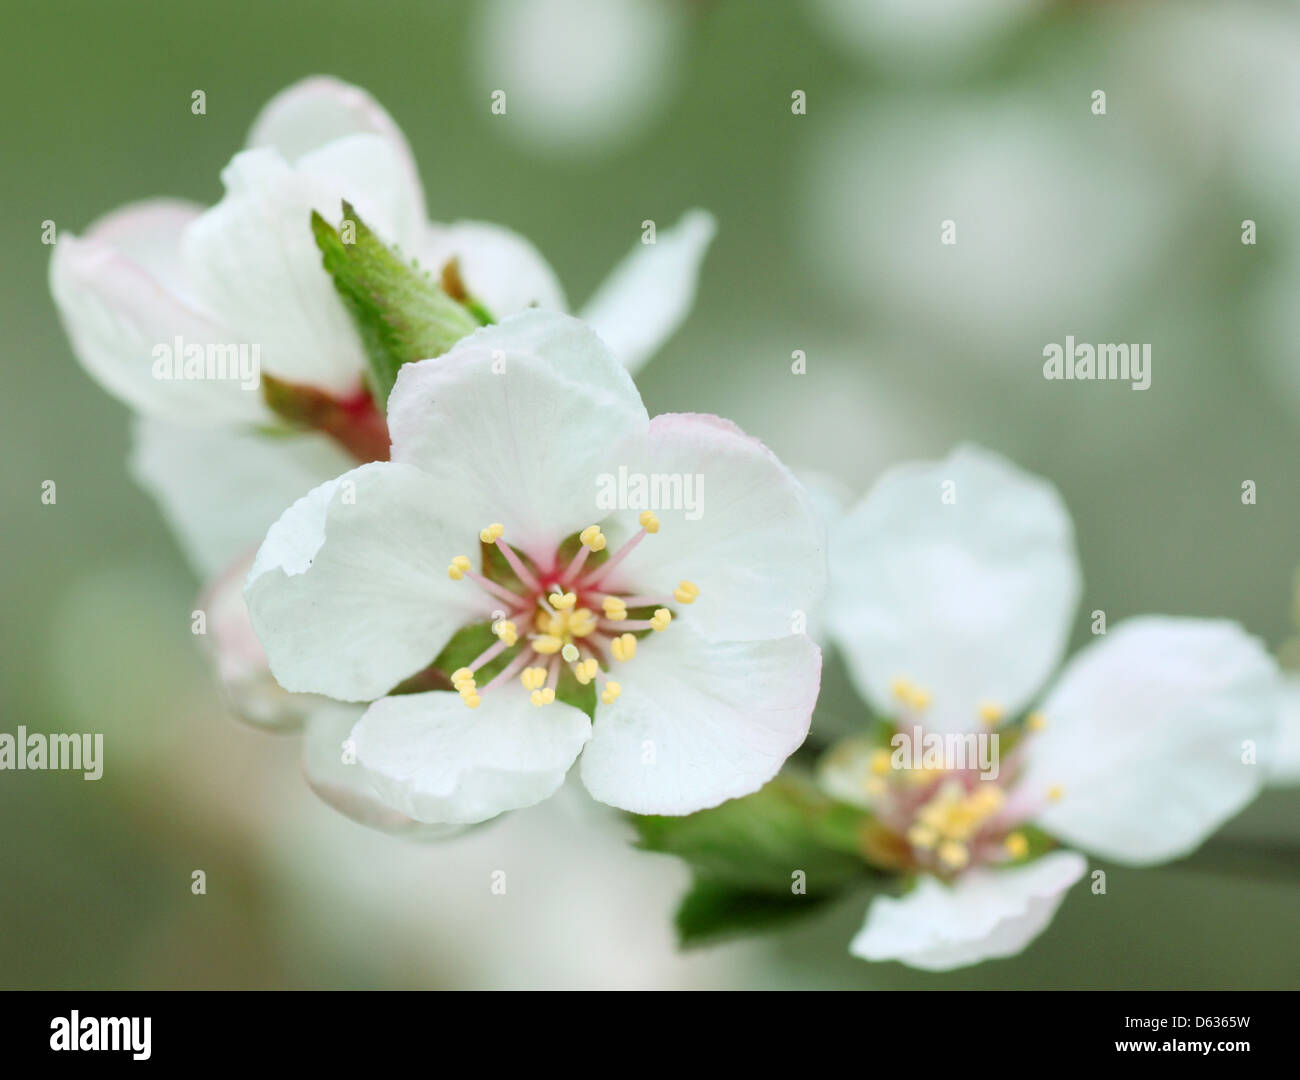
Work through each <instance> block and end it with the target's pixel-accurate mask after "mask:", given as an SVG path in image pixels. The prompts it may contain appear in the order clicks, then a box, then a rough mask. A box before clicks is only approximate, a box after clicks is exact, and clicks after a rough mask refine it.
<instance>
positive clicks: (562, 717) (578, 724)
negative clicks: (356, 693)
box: [352, 686, 591, 824]
mask: <svg viewBox="0 0 1300 1080" xmlns="http://www.w3.org/2000/svg"><path fill="white" fill-rule="evenodd" d="M590 735H591V723H590V721H588V719H587V717H586V715H585V714H584V713H583V712H582V711H581V710H579V709H575V708H573V707H572V706H569V705H564V704H562V703H560V702H558V701H557V702H555V703H553V704H551V705H545V706H542V707H541V708H538V707H536V706H534V705H532V704H531V703H530V702H529V700H528V695H527V694H525V693H523V692H522V691H521V690H520V689H519V687H517V686H502V687H499V688H497V689H496V690H494V691H492V692H490V693H488V694H486V695H484V696H483V702H482V704H481V705H480V706H479V707H478V708H477V709H469V708H467V707H466V706H465V703H464V702H463V701H461V699H460V695H458V694H455V693H452V692H450V691H434V692H432V693H427V694H405V695H402V696H400V697H389V698H384V699H383V700H381V701H377V702H375V704H374V705H372V706H371V707H370V709H369V710H368V711H367V712H366V714H365V716H363V717H362V718H361V721H360V722H359V723H358V724H357V726H356V727H355V728H354V729H353V731H352V741H353V743H354V744H355V746H356V752H357V761H358V762H359V763H360V764H361V765H362V766H364V767H365V768H366V770H367V771H368V772H369V773H370V774H371V782H372V783H373V785H374V790H375V791H376V793H377V794H378V796H379V797H380V798H381V799H382V800H383V801H384V802H385V803H387V804H388V805H389V806H391V807H392V808H393V809H394V810H397V811H399V812H400V813H403V814H405V815H406V816H407V817H411V818H414V819H415V820H416V821H426V822H446V823H450V824H472V823H474V822H477V821H486V820H487V819H488V818H490V817H495V816H496V815H497V814H500V813H502V812H503V811H505V810H517V809H519V808H520V807H524V806H532V805H533V804H534V803H538V802H541V801H542V800H543V799H545V798H547V797H548V796H550V795H552V794H553V793H554V792H555V790H556V788H558V787H559V786H560V784H561V783H563V782H564V774H565V773H566V772H567V771H568V769H569V766H570V765H572V764H573V761H574V758H576V757H577V756H578V753H579V751H580V750H581V749H582V746H583V744H584V743H585V742H586V741H587V739H588V738H589V737H590Z"/></svg>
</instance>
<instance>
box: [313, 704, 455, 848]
mask: <svg viewBox="0 0 1300 1080" xmlns="http://www.w3.org/2000/svg"><path fill="white" fill-rule="evenodd" d="M308 700H311V701H322V704H320V705H318V706H317V707H316V708H315V710H314V711H313V712H312V714H311V716H310V718H309V719H308V721H307V731H306V734H305V735H304V737H303V741H302V771H303V774H304V775H305V776H306V778H307V783H308V784H310V785H311V789H312V791H314V792H316V794H317V795H319V796H320V797H321V799H323V800H324V801H325V802H327V803H329V805H330V806H332V807H334V809H335V810H337V811H338V812H339V813H341V814H344V815H346V816H347V817H349V818H351V819H352V820H353V821H355V822H358V823H359V824H361V825H366V826H369V827H370V828H372V829H380V830H382V831H383V832H391V833H396V834H398V835H400V836H402V837H405V838H407V839H412V840H444V839H446V838H448V837H450V836H455V835H457V834H458V833H460V832H462V831H464V830H463V828H462V827H461V826H458V825H425V824H423V823H421V822H418V821H416V820H415V819H414V818H410V817H407V816H406V815H405V814H403V813H399V812H398V811H397V810H394V809H393V808H392V807H391V806H389V805H388V804H387V803H385V802H383V801H382V800H381V799H380V798H379V796H378V795H377V794H376V792H375V784H374V779H373V776H372V774H371V773H370V772H369V771H368V770H366V769H365V768H364V767H363V766H362V765H360V764H359V763H358V762H357V761H356V747H355V744H353V743H352V729H353V728H354V727H356V725H357V721H358V720H360V719H361V716H362V714H363V713H364V712H365V711H366V706H364V705H344V704H341V703H340V702H337V701H327V700H323V699H317V698H310V699H308Z"/></svg>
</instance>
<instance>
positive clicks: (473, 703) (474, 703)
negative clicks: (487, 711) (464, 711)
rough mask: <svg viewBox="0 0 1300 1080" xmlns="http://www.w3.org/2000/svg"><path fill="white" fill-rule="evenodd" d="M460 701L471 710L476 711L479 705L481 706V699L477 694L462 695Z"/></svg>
mask: <svg viewBox="0 0 1300 1080" xmlns="http://www.w3.org/2000/svg"><path fill="white" fill-rule="evenodd" d="M460 699H461V701H463V702H464V703H465V704H466V705H467V706H468V707H469V708H471V709H477V708H478V707H479V706H480V705H482V704H483V699H482V698H481V697H479V696H478V694H473V693H471V694H464V693H463V694H461V695H460Z"/></svg>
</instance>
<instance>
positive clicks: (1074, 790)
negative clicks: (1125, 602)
mask: <svg viewBox="0 0 1300 1080" xmlns="http://www.w3.org/2000/svg"><path fill="white" fill-rule="evenodd" d="M1280 690H1281V683H1280V679H1279V677H1278V673H1277V666H1276V664H1275V663H1274V661H1273V659H1272V658H1271V657H1270V656H1269V655H1268V653H1267V652H1266V651H1265V649H1264V647H1263V646H1262V645H1261V644H1260V643H1259V642H1258V641H1257V640H1256V639H1255V638H1253V637H1250V636H1249V635H1247V634H1246V633H1245V632H1244V631H1243V630H1242V629H1241V628H1240V627H1239V626H1237V625H1236V624H1235V623H1231V622H1226V621H1214V620H1209V619H1178V618H1167V617H1160V616H1147V617H1144V618H1140V619H1130V620H1128V621H1126V622H1124V623H1122V624H1121V625H1119V626H1116V627H1114V628H1112V629H1111V631H1110V632H1109V633H1108V634H1107V635H1106V636H1105V637H1103V638H1101V639H1099V640H1098V641H1096V642H1094V643H1093V644H1092V645H1090V646H1089V647H1088V648H1087V649H1085V650H1083V652H1081V653H1080V654H1079V655H1078V656H1077V657H1075V658H1074V659H1073V660H1072V661H1071V662H1070V664H1069V665H1068V666H1067V667H1066V669H1065V671H1064V672H1063V673H1062V675H1061V679H1060V681H1059V682H1058V683H1057V685H1056V687H1055V689H1053V690H1052V691H1051V693H1050V694H1049V695H1048V696H1047V699H1046V700H1045V702H1044V703H1043V706H1042V711H1043V713H1044V714H1045V716H1046V719H1047V729H1046V730H1045V731H1043V732H1041V733H1039V734H1037V735H1034V736H1031V739H1032V741H1031V742H1030V743H1029V745H1028V747H1027V750H1026V755H1025V756H1026V765H1025V771H1024V773H1023V775H1022V777H1021V779H1020V781H1019V784H1020V789H1021V790H1022V791H1023V792H1026V793H1031V792H1032V793H1035V794H1036V793H1039V792H1046V791H1047V790H1048V789H1049V788H1050V787H1051V786H1052V785H1055V784H1059V785H1061V786H1062V787H1063V788H1064V797H1063V798H1062V799H1061V800H1060V801H1059V802H1057V803H1053V804H1052V805H1050V806H1048V807H1047V809H1045V810H1044V811H1043V812H1042V813H1041V814H1040V815H1038V818H1037V821H1038V824H1040V825H1042V827H1043V828H1045V829H1047V830H1048V831H1049V832H1051V833H1052V834H1053V835H1055V836H1057V837H1059V838H1061V839H1064V840H1068V841H1069V842H1070V843H1072V844H1075V845H1077V846H1078V847H1081V848H1083V849H1084V850H1086V851H1090V852H1092V853H1094V854H1096V855H1100V856H1102V857H1104V858H1108V859H1114V860H1116V861H1117V862H1123V863H1131V864H1141V863H1152V862H1163V861H1165V860H1166V859H1173V858H1177V857H1178V856H1180V855H1185V854H1186V853H1187V852H1189V851H1192V850H1193V849H1194V848H1196V846H1197V845H1198V844H1200V842H1201V841H1202V840H1203V839H1205V837H1206V836H1207V835H1209V834H1210V833H1211V832H1213V831H1214V830H1215V829H1217V828H1218V827H1219V825H1221V824H1222V823H1223V822H1224V821H1225V820H1227V819H1228V818H1229V817H1231V816H1232V815H1233V814H1235V813H1236V812H1237V811H1238V810H1240V809H1241V808H1242V807H1243V806H1245V805H1246V803H1248V802H1249V801H1250V800H1251V799H1252V798H1254V797H1255V795H1256V793H1257V792H1258V791H1259V789H1260V786H1261V785H1262V784H1263V782H1264V779H1265V773H1266V766H1264V765H1246V764H1243V762H1242V754H1243V746H1242V744H1243V742H1244V741H1246V740H1254V741H1255V742H1257V743H1258V744H1260V745H1261V746H1265V747H1266V746H1268V745H1269V743H1270V740H1271V739H1272V737H1273V735H1274V733H1275V732H1276V725H1277V717H1278V709H1279V705H1280Z"/></svg>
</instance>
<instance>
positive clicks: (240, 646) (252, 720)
mask: <svg viewBox="0 0 1300 1080" xmlns="http://www.w3.org/2000/svg"><path fill="white" fill-rule="evenodd" d="M252 562H253V550H252V549H251V548H250V549H249V550H248V552H247V554H246V555H245V556H244V557H243V558H240V559H236V560H235V561H234V562H232V563H231V564H230V565H229V566H228V567H227V568H226V569H225V570H224V571H223V572H222V573H221V574H220V575H218V577H216V578H215V579H214V580H213V581H212V583H211V584H210V585H209V586H208V588H207V589H205V590H204V592H203V595H202V596H201V597H200V598H199V607H200V608H201V609H202V610H203V611H204V612H205V613H206V614H207V628H206V629H207V632H206V633H205V634H204V635H203V636H202V637H200V639H199V640H200V641H201V642H203V644H204V645H205V646H206V648H207V650H208V651H209V653H210V655H211V658H212V662H213V667H214V669H215V674H216V676H217V680H218V682H219V683H220V686H221V690H222V692H223V694H224V695H225V697H226V701H227V703H228V704H229V705H230V708H231V710H232V711H233V712H234V713H235V714H236V715H237V716H239V717H240V718H241V719H242V720H245V721H246V722H248V723H249V724H252V725H254V726H255V727H259V728H265V729H267V730H272V731H293V730H296V729H298V728H300V727H302V725H303V724H304V723H305V722H306V721H307V719H308V718H309V717H310V716H312V715H313V714H314V713H315V712H316V711H317V710H319V709H320V708H321V707H322V706H323V705H324V704H326V703H327V702H328V701H329V699H328V698H322V697H317V696H316V695H315V694H291V693H289V691H287V690H286V689H284V687H282V686H281V685H280V684H279V683H277V682H276V681H275V676H273V675H272V674H271V668H270V665H268V664H267V661H266V650H265V649H264V648H262V643H261V642H260V641H258V640H257V634H256V633H255V632H254V630H253V623H252V621H251V620H250V619H249V616H248V605H247V604H246V603H245V602H244V579H245V578H246V577H247V576H248V570H249V567H250V566H251V565H252ZM360 715H361V714H360V712H358V713H357V716H360ZM353 719H354V720H355V717H354V718H353Z"/></svg>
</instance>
